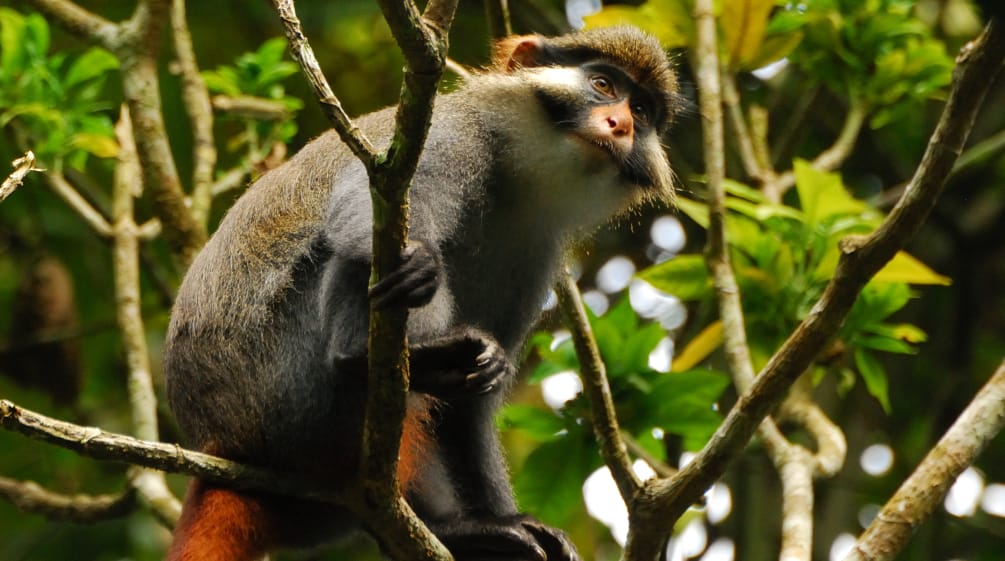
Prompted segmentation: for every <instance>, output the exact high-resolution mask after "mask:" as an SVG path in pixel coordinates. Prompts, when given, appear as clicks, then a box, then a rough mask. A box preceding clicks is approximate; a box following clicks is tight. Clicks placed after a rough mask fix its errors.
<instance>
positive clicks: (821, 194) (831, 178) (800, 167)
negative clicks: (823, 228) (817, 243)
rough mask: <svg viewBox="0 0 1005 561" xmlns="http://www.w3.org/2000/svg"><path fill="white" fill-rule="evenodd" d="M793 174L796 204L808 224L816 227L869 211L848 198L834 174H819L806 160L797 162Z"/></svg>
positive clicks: (855, 200) (839, 178)
mask: <svg viewBox="0 0 1005 561" xmlns="http://www.w3.org/2000/svg"><path fill="white" fill-rule="evenodd" d="M794 171H795V175H796V190H797V191H798V193H799V203H800V205H801V206H802V209H803V215H804V216H805V217H806V223H807V224H810V225H816V224H818V223H819V222H821V221H822V220H823V219H825V218H828V217H831V216H837V215H841V214H857V213H861V212H864V211H866V210H867V209H868V208H869V207H868V206H867V205H866V204H865V203H863V202H862V201H859V200H857V199H855V198H853V197H852V196H851V195H850V194H848V191H847V190H846V189H845V188H844V184H843V183H841V176H840V175H839V174H837V173H827V172H823V171H820V170H818V169H816V168H814V167H813V166H812V165H810V163H809V162H807V161H806V160H796V161H795V164H794Z"/></svg>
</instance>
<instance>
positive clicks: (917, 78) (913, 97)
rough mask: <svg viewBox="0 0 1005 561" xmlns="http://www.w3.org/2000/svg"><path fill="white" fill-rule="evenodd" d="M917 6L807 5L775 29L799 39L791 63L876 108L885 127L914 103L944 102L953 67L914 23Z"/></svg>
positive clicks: (904, 0) (816, 0)
mask: <svg viewBox="0 0 1005 561" xmlns="http://www.w3.org/2000/svg"><path fill="white" fill-rule="evenodd" d="M914 4H915V1H914V0H807V1H806V2H805V3H801V4H800V5H799V6H800V7H804V9H796V10H786V11H784V12H782V13H781V14H779V16H778V17H777V20H778V23H777V25H779V26H780V27H786V28H792V27H799V28H800V29H802V31H803V33H804V39H803V43H802V45H800V48H798V49H796V50H795V51H793V52H792V55H791V59H792V61H793V62H794V63H796V64H797V65H798V66H799V68H800V70H802V71H803V72H805V73H806V74H807V75H808V76H810V77H811V78H813V79H814V80H819V81H820V82H822V83H824V84H825V85H826V86H827V87H828V88H830V89H831V90H832V91H834V92H836V93H839V94H841V95H842V97H845V96H847V97H849V98H851V99H859V100H861V101H862V102H864V103H865V104H866V105H868V106H870V107H874V108H876V112H875V114H874V115H873V116H872V119H871V124H872V126H873V127H874V128H879V127H882V126H884V125H886V124H888V123H889V122H890V121H891V120H893V119H895V118H897V117H899V116H902V115H903V114H904V113H905V112H907V111H910V110H911V108H916V107H917V104H918V102H920V101H924V100H926V99H930V98H938V97H941V96H942V95H943V89H944V88H945V86H946V85H947V84H949V80H950V74H951V71H952V60H951V59H950V58H949V57H948V56H947V55H946V52H945V47H944V46H943V45H942V42H941V41H938V40H936V39H934V38H933V37H932V35H931V32H930V30H929V29H928V28H927V27H926V26H925V25H923V24H922V23H921V22H920V21H918V20H917V19H915V18H914V17H913V16H912V13H911V11H912V9H913V7H914Z"/></svg>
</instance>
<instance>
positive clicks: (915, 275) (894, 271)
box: [872, 251, 953, 286]
mask: <svg viewBox="0 0 1005 561" xmlns="http://www.w3.org/2000/svg"><path fill="white" fill-rule="evenodd" d="M872 280H873V281H874V282H904V283H908V284H938V285H942V286H949V285H950V284H952V283H953V281H952V279H950V278H949V277H945V276H942V275H940V274H938V273H936V272H935V271H933V270H931V269H930V268H929V267H928V265H925V264H924V263H922V262H921V261H919V260H918V259H917V258H915V257H913V256H911V254H909V253H907V252H905V251H898V252H897V254H896V255H894V256H893V259H891V260H890V262H889V263H887V264H886V265H885V266H884V267H883V268H882V269H880V270H879V272H878V273H876V276H874V277H873V278H872Z"/></svg>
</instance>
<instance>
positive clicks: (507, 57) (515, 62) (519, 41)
mask: <svg viewBox="0 0 1005 561" xmlns="http://www.w3.org/2000/svg"><path fill="white" fill-rule="evenodd" d="M541 44H542V43H541V38H540V37H538V36H537V35H514V36H512V37H506V38H505V39H500V40H499V41H498V42H497V43H496V45H495V48H494V49H493V50H492V66H494V67H495V69H496V70H499V71H502V72H511V71H513V70H517V69H519V68H525V67H528V66H537V65H538V62H537V58H538V54H540V52H541Z"/></svg>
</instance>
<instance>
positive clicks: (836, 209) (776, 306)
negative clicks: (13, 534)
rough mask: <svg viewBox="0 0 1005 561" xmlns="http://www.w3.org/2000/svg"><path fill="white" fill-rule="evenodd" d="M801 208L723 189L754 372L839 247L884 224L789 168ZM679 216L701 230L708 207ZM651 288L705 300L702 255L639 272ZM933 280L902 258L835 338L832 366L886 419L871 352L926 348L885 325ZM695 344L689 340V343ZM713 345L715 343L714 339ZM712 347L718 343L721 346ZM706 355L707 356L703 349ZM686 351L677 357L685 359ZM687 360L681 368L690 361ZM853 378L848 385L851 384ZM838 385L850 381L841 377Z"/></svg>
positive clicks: (827, 184) (839, 188)
mask: <svg viewBox="0 0 1005 561" xmlns="http://www.w3.org/2000/svg"><path fill="white" fill-rule="evenodd" d="M795 176H796V190H797V193H798V196H799V202H800V206H799V208H796V207H792V206H787V205H784V204H775V203H771V202H768V201H767V200H766V199H765V198H764V196H763V195H762V194H761V193H760V192H758V191H756V190H754V189H752V188H750V187H748V186H746V185H743V184H741V183H738V182H727V184H726V188H727V192H728V194H729V196H728V197H727V199H726V207H727V215H726V233H727V238H728V240H729V245H730V257H731V260H732V262H733V264H734V269H735V271H736V276H737V282H738V283H739V285H740V291H741V294H742V298H743V300H742V303H743V310H744V316H745V320H746V323H747V333H748V339H749V342H750V345H751V351H752V353H753V356H754V359H755V362H756V364H755V366H757V367H760V366H762V365H763V364H764V362H765V361H766V360H767V358H768V357H770V356H771V354H772V353H773V352H774V351H775V349H777V348H778V346H779V345H781V343H782V342H783V341H784V338H785V337H787V336H788V334H789V333H791V332H792V330H793V329H794V328H795V327H796V325H798V324H799V322H801V321H802V320H803V319H805V318H806V316H807V315H808V314H809V313H810V311H811V309H812V307H813V306H814V304H815V303H816V302H817V300H819V298H820V296H821V295H822V294H823V290H824V288H825V287H826V286H827V283H828V282H829V281H830V279H831V277H832V276H833V275H834V271H835V269H836V267H837V263H838V259H839V257H840V249H839V247H838V241H839V240H841V239H842V238H845V237H847V236H850V235H856V234H859V235H860V234H867V233H869V232H872V231H873V230H874V229H875V228H876V227H877V226H878V225H879V223H880V221H881V219H882V216H881V214H880V213H879V212H877V211H876V210H874V209H873V208H871V207H870V206H869V205H867V204H866V203H865V202H863V201H860V200H858V199H855V198H854V197H852V196H851V194H850V193H849V192H848V190H847V188H846V187H845V186H844V184H843V183H842V181H841V177H840V176H839V175H838V174H835V173H825V172H822V171H819V170H816V169H814V168H813V167H812V166H811V165H809V164H808V163H807V162H804V161H796V164H795ZM679 205H680V209H681V211H682V212H684V213H685V214H686V215H687V216H688V217H690V218H691V219H692V220H694V221H695V222H696V223H697V224H698V225H700V226H702V227H703V228H707V227H708V207H707V205H706V204H704V203H702V202H698V201H695V200H691V199H681V200H680V202H679ZM639 276H640V277H641V278H642V279H643V280H645V281H647V282H649V283H651V284H652V285H653V286H655V287H656V288H658V289H660V290H663V291H665V292H668V293H670V294H673V295H674V296H677V297H678V298H680V299H682V300H685V301H699V300H709V299H711V298H713V296H714V295H713V291H712V284H711V278H710V276H709V273H708V271H707V269H706V267H705V262H704V258H703V256H701V255H681V256H678V257H676V258H674V259H671V260H670V261H666V262H664V263H661V264H658V265H655V266H653V267H651V268H649V269H646V270H644V271H642V272H640V273H639ZM949 282H950V281H949V279H947V278H946V277H944V276H942V275H939V274H937V273H935V272H934V271H932V270H931V269H929V268H928V267H927V266H925V265H924V264H923V263H921V262H920V261H919V260H917V259H916V258H914V257H912V256H911V255H910V254H908V253H906V252H900V253H898V254H897V256H896V257H895V258H894V259H893V260H892V261H891V262H890V263H888V264H887V265H886V267H884V268H883V269H882V270H880V272H879V273H878V274H877V275H876V276H875V277H874V278H873V280H872V282H870V283H869V285H868V286H867V287H866V289H865V290H864V291H863V293H862V295H861V297H860V298H859V299H858V300H857V302H856V304H855V306H854V308H853V309H852V312H851V314H850V315H849V317H848V319H847V321H846V322H845V325H844V326H843V327H842V329H841V331H840V333H839V341H838V343H837V346H838V348H840V349H842V352H841V353H840V356H838V357H830V358H831V360H834V359H835V358H836V359H837V360H835V361H834V362H833V366H835V367H836V368H837V369H838V370H839V371H841V372H845V373H847V372H850V370H849V369H850V366H849V365H845V364H844V361H843V360H842V359H843V357H844V356H845V355H847V356H852V357H854V364H855V367H856V368H857V370H858V373H859V375H861V376H862V378H863V380H864V381H865V383H866V386H867V388H868V389H869V391H870V393H872V395H873V396H875V397H876V399H878V400H879V401H880V403H881V404H882V405H883V407H884V408H885V409H886V410H887V411H889V410H890V402H889V396H888V392H887V389H886V377H885V373H884V371H883V369H882V366H881V365H880V363H879V362H878V361H877V360H876V359H875V357H874V356H873V354H872V353H873V352H875V351H882V352H894V353H913V352H914V346H913V344H914V343H918V342H921V341H924V339H925V334H924V332H923V331H921V330H920V329H919V328H917V327H914V326H912V325H907V324H895V323H890V316H892V315H893V314H894V313H895V312H897V311H898V310H900V309H901V308H903V307H904V305H906V304H907V302H908V301H909V300H910V298H911V296H912V294H911V291H910V288H909V286H908V285H910V284H936V285H947V284H949ZM696 339H697V338H696ZM720 341H721V340H720ZM720 341H717V342H720ZM702 348H703V349H706V354H707V352H711V350H713V349H714V345H710V344H708V342H707V341H706V342H704V343H702ZM687 352H688V349H685V351H684V352H683V353H682V355H684V354H687ZM701 358H704V357H703V356H699V357H697V359H690V360H689V361H697V360H700V359H701ZM853 379H854V378H850V380H853ZM844 380H849V378H848V377H847V376H846V377H845V378H844Z"/></svg>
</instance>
